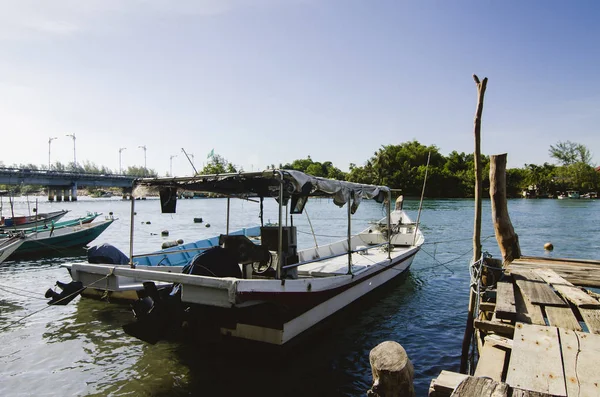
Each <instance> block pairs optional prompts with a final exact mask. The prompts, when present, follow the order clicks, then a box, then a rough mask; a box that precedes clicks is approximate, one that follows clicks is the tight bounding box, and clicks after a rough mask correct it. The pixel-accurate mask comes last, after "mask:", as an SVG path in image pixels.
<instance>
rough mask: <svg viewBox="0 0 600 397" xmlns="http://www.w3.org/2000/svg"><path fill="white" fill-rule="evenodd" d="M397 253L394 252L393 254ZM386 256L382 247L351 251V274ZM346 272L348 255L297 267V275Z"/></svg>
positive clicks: (361, 270)
mask: <svg viewBox="0 0 600 397" xmlns="http://www.w3.org/2000/svg"><path fill="white" fill-rule="evenodd" d="M396 255H398V254H397V253H394V256H396ZM387 257H388V253H387V252H386V251H385V250H384V249H383V248H382V247H377V248H370V249H368V250H366V251H361V252H354V253H352V259H351V260H352V274H355V275H356V274H360V273H362V272H364V271H365V270H367V269H368V268H369V267H371V266H374V265H377V264H378V263H380V262H381V261H383V260H385V259H386V258H387ZM343 274H348V255H347V254H346V255H339V256H334V257H332V258H329V259H324V260H322V261H319V262H313V263H308V264H306V265H302V266H299V267H298V276H299V277H303V276H309V277H327V276H339V275H343Z"/></svg>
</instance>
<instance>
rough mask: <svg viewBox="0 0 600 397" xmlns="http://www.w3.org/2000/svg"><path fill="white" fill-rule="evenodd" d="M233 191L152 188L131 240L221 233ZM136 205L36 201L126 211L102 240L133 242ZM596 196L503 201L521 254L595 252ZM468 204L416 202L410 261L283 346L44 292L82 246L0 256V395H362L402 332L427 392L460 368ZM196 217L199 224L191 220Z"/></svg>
mask: <svg viewBox="0 0 600 397" xmlns="http://www.w3.org/2000/svg"><path fill="white" fill-rule="evenodd" d="M30 199H31V198H30ZM226 204H227V203H226V200H223V199H204V200H202V199H196V200H180V201H179V202H178V213H177V214H173V215H170V214H160V212H159V203H158V201H157V200H145V201H136V202H135V206H136V208H135V210H136V212H137V215H136V216H135V228H136V240H135V243H134V245H135V250H136V251H137V252H142V251H150V250H155V249H158V248H160V245H161V243H162V242H163V241H164V240H174V239H179V238H182V239H184V240H185V241H186V242H188V241H192V240H193V239H199V238H203V237H209V236H211V235H214V234H217V233H222V232H224V230H225V223H226V220H225V209H226ZM231 205H232V214H234V215H233V216H232V221H231V225H230V227H231V229H232V230H235V229H237V228H240V227H243V226H247V225H249V224H252V223H258V217H257V214H258V205H257V204H255V203H252V202H242V201H239V200H232V201H231ZM130 206H131V203H130V202H127V201H121V200H118V199H115V198H113V199H86V198H85V197H83V198H81V199H80V201H78V202H75V203H48V202H45V201H43V199H42V198H41V199H40V212H47V211H50V210H56V209H61V208H65V209H70V210H71V212H70V213H69V214H68V215H67V216H66V217H65V219H69V218H71V217H76V216H79V215H83V214H85V213H86V212H87V211H98V212H103V213H104V214H108V213H109V212H111V211H112V212H113V213H114V216H116V217H118V218H119V220H118V221H117V222H115V223H114V224H113V225H111V226H110V227H109V228H108V229H107V230H106V232H104V233H103V234H102V235H101V236H100V238H99V239H98V241H97V242H96V243H103V242H109V243H111V244H113V245H116V246H117V247H118V248H120V249H121V250H123V251H124V252H126V253H128V252H129V241H128V233H129V212H130ZM405 208H406V209H407V210H408V212H409V213H410V214H411V215H412V217H413V218H416V213H417V209H418V203H417V202H416V201H407V202H406V203H405ZM599 209H600V201H598V200H511V201H509V211H510V215H511V219H512V222H513V225H514V227H515V230H516V232H517V233H518V234H519V238H520V243H521V249H522V251H523V253H524V254H526V255H539V256H544V255H549V256H553V257H579V258H588V259H600V249H599V248H600V240H598V234H597V233H598V232H597V225H598V221H599V220H600V215H599V213H600V211H599ZM307 210H308V214H309V216H310V220H311V221H312V224H313V227H314V229H315V231H316V232H317V233H320V234H323V235H325V236H319V237H318V242H319V243H320V244H322V243H325V242H328V241H332V240H335V239H337V238H338V237H340V236H344V235H345V233H346V209H345V208H344V209H338V208H337V207H335V206H334V205H333V204H332V203H331V202H329V201H328V200H313V201H311V202H309V204H308V205H307ZM15 211H16V212H20V213H22V214H27V212H28V209H27V204H26V202H25V200H24V199H21V200H20V201H19V202H17V203H16V206H15ZM473 213H474V209H473V202H472V201H471V200H429V201H426V202H425V203H424V205H423V212H422V215H421V221H422V228H423V232H424V234H425V238H426V244H425V245H424V246H423V249H422V251H421V252H420V253H419V254H418V255H417V257H416V259H415V261H414V263H413V266H412V268H411V271H410V273H408V274H407V275H406V277H404V278H402V279H401V280H399V281H398V282H395V283H394V284H393V285H391V286H388V287H386V288H384V289H383V290H382V291H378V292H376V293H375V294H374V295H372V296H369V297H367V299H364V300H362V301H360V302H359V303H358V304H356V305H353V306H352V307H351V308H349V309H347V310H345V311H343V312H342V313H341V315H339V316H336V318H335V319H334V321H332V322H329V323H328V324H327V326H326V327H324V328H323V329H319V330H318V332H316V333H315V334H314V335H312V336H311V337H309V338H305V339H304V340H302V341H301V343H300V344H298V345H296V346H292V347H291V348H289V349H283V350H278V351H268V352H264V351H263V350H258V349H256V348H255V347H253V346H248V345H246V344H233V345H232V344H222V343H206V344H199V345H194V346H190V345H181V344H176V343H172V342H161V343H159V344H157V345H148V344H145V343H143V342H140V341H138V340H136V339H133V338H131V337H129V336H127V335H126V334H124V332H123V331H122V330H121V326H122V325H123V324H125V323H127V322H129V321H131V320H132V315H131V312H130V310H129V308H128V307H127V306H120V305H116V304H109V303H105V302H98V301H92V300H89V299H80V298H77V299H76V300H75V301H74V302H72V303H71V304H69V305H68V306H59V307H56V306H52V307H49V306H47V305H46V300H45V299H43V293H44V291H45V290H46V289H47V288H49V287H51V286H52V285H53V284H54V282H55V281H56V280H62V281H67V280H69V277H68V275H67V272H66V270H65V269H64V268H61V267H60V265H61V263H64V262H68V261H72V260H76V259H81V258H82V257H83V256H82V251H75V252H67V253H63V256H62V257H58V258H48V259H42V260H38V261H21V262H10V261H9V262H5V264H4V266H3V267H0V395H3V396H29V395H36V396H52V395H73V396H88V395H90V396H105V395H111V396H129V395H131V396H189V395H192V396H201V395H214V394H219V395H224V396H228V395H273V396H284V395H285V396H307V395H310V396H321V395H322V396H338V395H349V396H354V395H356V396H358V395H365V392H366V390H367V389H368V388H369V387H370V383H371V371H370V366H369V351H370V350H371V349H372V348H373V347H375V346H376V345H377V344H378V343H380V342H383V341H386V340H395V341H397V342H399V343H401V344H402V345H403V346H404V348H405V349H406V351H407V353H408V355H409V357H410V358H411V360H412V362H413V364H414V367H415V377H416V378H415V387H416V392H417V395H418V396H425V395H427V389H428V386H429V383H430V381H431V379H432V378H433V377H436V376H437V375H438V374H439V372H440V371H441V370H442V369H447V370H454V371H457V370H458V367H459V362H460V349H461V340H462V334H463V331H464V325H465V316H466V309H467V302H468V289H467V288H468V282H469V276H468V263H469V261H470V259H471V255H472V254H471V247H472V241H471V238H472V229H473ZM4 214H5V215H6V214H7V213H6V202H5V206H4ZM490 214H491V210H490V203H489V201H485V202H484V203H483V220H484V221H483V226H482V239H483V240H484V241H483V248H484V250H488V251H489V252H490V253H491V254H492V255H494V256H495V257H498V256H499V250H498V248H497V244H496V241H495V239H494V237H493V227H492V224H491V215H490ZM382 216H383V211H382V208H381V206H380V205H377V204H375V203H370V202H363V203H362V205H361V207H360V208H359V210H358V212H357V214H356V215H355V217H354V224H353V230H354V231H358V230H361V229H362V228H364V227H366V225H367V224H368V222H369V221H373V220H377V219H379V218H381V217H382ZM195 217H202V218H203V219H204V223H193V218H195ZM264 217H265V222H266V221H267V220H270V221H272V222H276V221H277V210H276V207H275V206H273V205H272V203H268V205H266V208H265V216H264ZM148 221H149V222H151V223H150V224H146V222H148ZM206 223H210V224H211V227H210V228H208V227H206V226H205V225H206ZM294 224H295V225H296V226H297V227H298V231H299V235H298V240H299V245H300V246H301V247H306V246H310V245H311V244H314V241H313V237H312V235H310V233H309V232H310V227H309V225H308V222H307V220H306V217H305V216H304V215H302V216H296V219H294ZM163 230H168V231H169V232H170V235H169V237H161V231H163ZM546 242H552V243H553V244H554V247H555V249H554V251H553V252H551V253H547V252H544V249H543V246H544V243H546ZM10 287H13V288H12V289H11V288H10ZM14 287H17V288H20V290H15V289H14ZM26 316H28V317H26ZM20 319H23V320H22V321H20V322H18V323H15V321H17V320H20Z"/></svg>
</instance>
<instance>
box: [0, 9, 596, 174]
mask: <svg viewBox="0 0 600 397" xmlns="http://www.w3.org/2000/svg"><path fill="white" fill-rule="evenodd" d="M599 20H600V2H597V1H584V0H578V1H556V0H543V1H542V0H528V1H522V0H503V1H499V0H497V1H490V0H479V1H466V0H447V1H446V0H444V1H442V0H439V1H431V0H422V1H416V0H415V1H404V0H389V1H388V0H196V1H191V0H179V1H176V2H174V1H167V0H137V1H135V0H129V1H125V0H86V1H81V0H53V1H43V0H38V1H31V0H19V1H12V0H0V48H1V49H2V50H1V51H0V131H2V140H1V142H2V144H1V148H2V150H1V153H0V161H1V162H2V163H4V165H5V166H9V165H12V164H27V163H33V164H38V165H43V164H46V165H47V164H48V155H49V154H50V159H51V161H52V162H54V161H60V162H62V163H68V162H71V161H73V155H74V153H73V144H74V143H75V154H76V159H77V161H78V162H79V163H81V162H83V161H89V162H91V163H95V164H96V165H104V166H107V167H109V168H110V169H112V170H118V168H119V163H121V166H122V168H124V169H125V168H126V167H128V166H143V165H144V153H145V154H146V165H147V167H148V168H152V169H154V170H156V171H157V172H158V173H159V174H160V175H165V174H166V173H170V172H171V169H172V173H173V174H174V175H190V174H191V173H192V168H191V165H190V163H189V161H188V160H187V159H186V156H185V154H184V153H183V151H182V149H185V151H186V152H187V153H188V154H191V155H193V160H194V163H195V165H196V168H201V167H202V166H203V164H205V163H206V162H207V161H208V159H207V155H208V153H209V152H210V151H211V150H213V149H214V153H215V154H219V155H220V156H223V157H224V158H225V159H227V160H228V161H229V162H231V163H233V164H235V165H236V166H237V167H242V168H243V169H244V170H245V171H256V170H262V169H265V168H266V167H267V166H269V165H271V164H274V165H275V166H278V165H279V164H285V163H288V162H291V161H293V160H295V159H300V158H306V157H307V156H310V157H311V158H312V159H313V160H314V161H320V162H324V161H332V162H333V164H334V165H335V166H336V167H338V168H340V169H341V170H343V171H347V170H348V168H349V165H350V163H354V164H356V165H359V166H360V165H364V163H365V162H366V161H367V160H368V159H369V158H370V157H371V156H373V154H374V152H375V151H377V150H378V149H379V148H380V147H382V146H383V145H396V144H401V143H403V142H407V141H411V140H415V139H416V140H418V141H419V142H420V143H422V144H424V145H435V146H436V147H437V148H438V149H439V150H440V152H441V153H442V154H444V155H448V154H449V153H450V152H452V151H454V150H456V151H458V152H472V151H473V148H474V138H473V118H474V114H475V108H476V103H477V90H476V85H475V83H474V81H473V78H472V75H473V74H476V75H477V76H479V78H480V79H483V78H484V77H487V78H488V79H489V81H488V85H487V91H486V94H485V102H484V111H483V119H482V136H481V140H482V152H483V153H484V154H488V155H489V154H499V153H508V166H509V167H522V166H523V165H524V164H531V163H533V164H543V163H544V162H553V159H552V158H550V156H549V154H548V149H549V147H550V145H553V144H556V143H557V142H559V141H566V140H570V141H573V142H577V143H581V144H584V145H586V146H587V148H588V149H589V150H590V151H591V153H592V155H593V161H594V163H596V164H598V163H600V134H599V133H598V126H599V125H600V44H599V43H600V24H599V23H598V21H599ZM69 134H71V135H72V134H74V135H75V136H76V139H75V140H73V139H72V137H69V136H67V135H69ZM51 137H52V138H54V137H56V138H57V139H55V140H53V141H52V143H51V145H49V144H48V141H49V138H51ZM140 146H145V147H146V151H145V152H144V150H143V149H141V148H140ZM49 148H50V153H49ZM122 148H125V149H122ZM119 149H122V150H121V151H120V152H119ZM119 153H120V155H119ZM174 156H176V157H174ZM119 160H120V161H119Z"/></svg>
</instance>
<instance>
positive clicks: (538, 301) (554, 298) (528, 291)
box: [516, 280, 567, 306]
mask: <svg viewBox="0 0 600 397" xmlns="http://www.w3.org/2000/svg"><path fill="white" fill-rule="evenodd" d="M516 283H517V285H518V286H519V289H520V290H521V292H522V293H523V295H524V296H525V297H527V299H528V300H529V301H530V302H531V303H533V304H535V305H545V306H567V304H566V303H565V301H563V300H562V299H561V298H560V297H559V296H558V295H556V293H555V292H554V290H552V288H550V286H549V285H548V284H546V283H545V282H539V281H529V280H517V281H516Z"/></svg>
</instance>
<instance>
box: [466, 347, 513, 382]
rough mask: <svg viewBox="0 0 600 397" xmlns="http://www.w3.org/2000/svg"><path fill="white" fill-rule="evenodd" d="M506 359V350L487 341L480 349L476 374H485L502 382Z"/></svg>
mask: <svg viewBox="0 0 600 397" xmlns="http://www.w3.org/2000/svg"><path fill="white" fill-rule="evenodd" d="M505 359H506V351H505V350H503V349H500V348H498V347H496V346H494V345H493V344H491V343H486V344H485V345H483V349H482V350H480V351H479V360H477V367H476V368H475V373H474V376H485V377H488V378H490V379H492V380H495V381H496V382H502V371H503V369H504V360H505Z"/></svg>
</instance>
